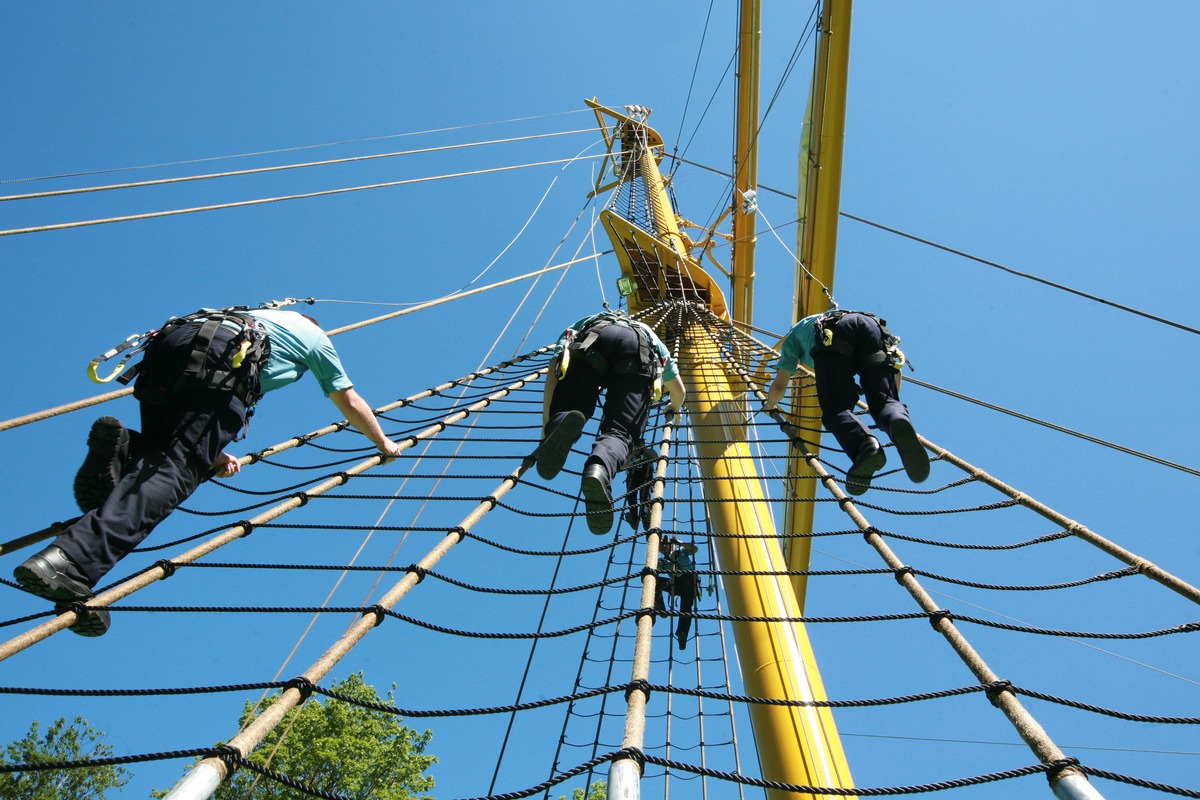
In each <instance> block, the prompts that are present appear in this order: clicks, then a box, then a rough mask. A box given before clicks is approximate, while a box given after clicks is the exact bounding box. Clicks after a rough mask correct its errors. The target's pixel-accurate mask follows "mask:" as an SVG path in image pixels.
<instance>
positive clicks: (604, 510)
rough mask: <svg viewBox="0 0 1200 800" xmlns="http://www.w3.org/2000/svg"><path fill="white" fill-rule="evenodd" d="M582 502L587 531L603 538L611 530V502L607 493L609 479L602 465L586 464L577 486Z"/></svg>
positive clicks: (610, 497) (608, 492) (610, 495)
mask: <svg viewBox="0 0 1200 800" xmlns="http://www.w3.org/2000/svg"><path fill="white" fill-rule="evenodd" d="M579 490H580V491H581V492H582V493H583V502H584V505H585V506H586V507H587V524H588V530H590V531H591V532H592V533H594V534H596V535H597V536H603V535H604V534H606V533H608V532H609V531H610V530H612V524H613V501H612V493H611V492H610V491H609V477H608V473H607V472H606V471H605V470H604V466H603V465H602V464H588V465H587V466H585V467H584V468H583V480H582V481H581V482H580V484H579Z"/></svg>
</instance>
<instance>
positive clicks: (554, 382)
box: [542, 356, 562, 428]
mask: <svg viewBox="0 0 1200 800" xmlns="http://www.w3.org/2000/svg"><path fill="white" fill-rule="evenodd" d="M561 362H562V356H555V357H554V358H552V359H550V368H549V371H548V372H547V373H546V389H545V391H544V392H543V393H542V428H545V427H546V423H547V422H549V421H550V398H552V397H554V387H556V386H558V365H559V364H560V363H561Z"/></svg>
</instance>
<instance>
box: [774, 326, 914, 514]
mask: <svg viewBox="0 0 1200 800" xmlns="http://www.w3.org/2000/svg"><path fill="white" fill-rule="evenodd" d="M899 341H900V340H899V339H897V338H895V337H894V336H892V335H891V334H890V333H889V332H888V331H887V328H886V326H885V324H884V323H883V321H882V320H880V319H879V318H878V317H876V316H874V315H873V314H867V313H864V312H860V311H840V310H833V311H826V312H822V313H820V314H812V315H810V316H807V317H805V318H804V319H802V320H800V321H799V322H797V323H796V324H795V325H794V326H792V329H791V330H790V331H789V332H788V335H787V336H786V337H785V338H784V340H783V345H782V347H781V348H780V357H779V371H778V372H777V374H776V375H775V380H774V381H772V383H771V387H770V389H769V390H768V391H767V402H766V404H765V406H764V409H765V410H766V411H771V410H773V409H775V408H776V407H777V406H778V405H779V401H780V400H781V399H783V395H784V393H785V392H786V391H787V387H788V383H789V382H790V381H791V379H792V375H793V374H795V371H796V367H797V365H798V364H804V365H805V366H807V367H809V368H810V369H812V370H813V373H814V374H815V375H816V384H817V402H818V403H820V405H821V423H822V424H823V425H824V426H825V428H826V429H827V430H828V431H829V432H830V433H832V434H833V437H834V438H835V439H837V441H838V444H839V445H841V447H842V449H843V450H844V451H845V452H846V455H848V456H850V458H851V459H852V460H853V462H854V464H853V466H851V467H850V470H849V472H847V473H846V491H847V492H849V493H850V494H852V495H860V494H862V493H863V492H865V491H867V489H868V488H870V486H871V478H872V477H873V476H874V474H875V473H876V472H878V471H879V470H880V469H882V468H883V466H884V464H886V463H887V456H886V455H885V454H884V452H883V447H882V446H881V445H880V444H879V440H878V439H877V438H875V436H874V435H873V434H872V433H871V431H870V430H869V429H868V428H867V426H866V425H864V424H863V423H862V420H860V419H859V417H858V415H857V414H855V413H854V406H855V404H856V403H857V402H858V395H859V384H861V386H862V392H863V394H864V395H865V396H866V400H867V410H868V411H870V413H871V417H872V418H873V419H874V420H875V425H876V427H878V428H879V430H881V431H883V432H884V433H886V434H887V435H888V436H889V437H890V438H891V440H892V443H893V444H895V446H896V451H897V452H898V453H899V454H900V460H901V462H902V463H903V464H904V471H905V472H906V473H907V474H908V477H909V478H910V479H911V480H912V481H913V482H915V483H920V482H921V481H923V480H925V479H926V478H927V477H929V457H928V456H927V455H926V453H925V448H924V447H922V446H921V442H920V440H919V439H918V438H917V433H916V431H915V430H914V429H913V424H912V421H911V420H910V419H909V416H908V407H907V406H906V405H904V404H903V403H901V402H900V376H899V370H900V367H901V366H902V365H903V363H904V356H903V354H901V353H900V351H899V349H898V348H897V347H896V345H897V344H898V343H899ZM856 376H857V378H858V381H859V384H856V383H855V377H856Z"/></svg>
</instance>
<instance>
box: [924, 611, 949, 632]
mask: <svg viewBox="0 0 1200 800" xmlns="http://www.w3.org/2000/svg"><path fill="white" fill-rule="evenodd" d="M942 620H950V621H953V620H954V615H953V614H951V613H950V610H949V609H946V608H939V609H938V610H937V611H930V612H929V624H930V625H932V626H933V629H934V630H935V631H937V630H940V629H939V628H938V623H939V622H941V621H942Z"/></svg>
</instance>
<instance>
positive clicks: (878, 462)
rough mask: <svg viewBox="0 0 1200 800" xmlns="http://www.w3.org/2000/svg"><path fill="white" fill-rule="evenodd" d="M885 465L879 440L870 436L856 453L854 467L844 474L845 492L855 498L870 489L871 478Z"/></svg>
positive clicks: (885, 459) (885, 461)
mask: <svg viewBox="0 0 1200 800" xmlns="http://www.w3.org/2000/svg"><path fill="white" fill-rule="evenodd" d="M886 463H887V455H885V454H884V452H883V448H882V447H880V446H879V440H878V439H876V438H875V437H873V436H872V437H871V438H870V439H869V440H868V441H867V442H866V444H864V445H863V446H862V448H861V449H860V450H859V451H858V458H856V459H854V466H852V467H851V468H850V471H849V472H847V473H846V491H847V492H849V493H850V494H852V495H855V496H857V495H860V494H862V493H864V492H865V491H867V489H870V488H871V478H872V477H873V476H874V475H875V473H876V472H878V471H879V470H881V469H883V465H884V464H886Z"/></svg>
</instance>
